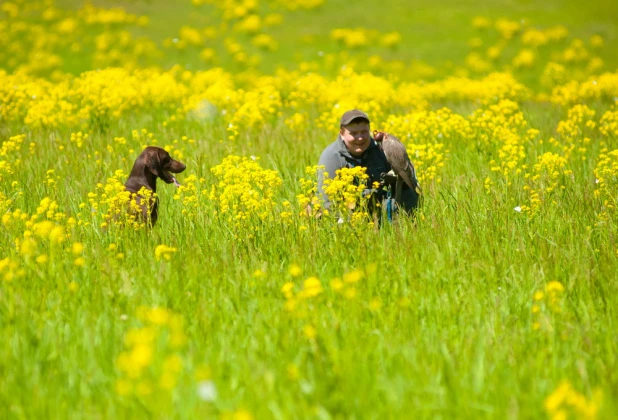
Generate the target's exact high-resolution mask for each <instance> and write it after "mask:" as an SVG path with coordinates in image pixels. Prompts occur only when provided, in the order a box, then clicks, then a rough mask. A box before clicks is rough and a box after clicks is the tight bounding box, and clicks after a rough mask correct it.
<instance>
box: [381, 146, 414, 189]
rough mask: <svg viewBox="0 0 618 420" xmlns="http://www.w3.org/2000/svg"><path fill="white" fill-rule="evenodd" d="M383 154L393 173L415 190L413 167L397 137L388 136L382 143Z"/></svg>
mask: <svg viewBox="0 0 618 420" xmlns="http://www.w3.org/2000/svg"><path fill="white" fill-rule="evenodd" d="M383 146H384V154H385V155H386V159H388V163H390V164H391V167H392V168H393V171H395V173H396V174H397V175H399V176H400V177H401V178H402V179H403V181H404V182H405V183H406V184H407V185H408V187H410V188H415V186H416V182H415V180H416V177H415V176H414V167H413V166H412V162H411V161H410V158H409V157H408V152H407V151H406V147H405V146H404V145H403V143H401V141H399V139H398V138H397V137H394V136H390V135H389V136H388V138H387V139H385V140H384V142H383Z"/></svg>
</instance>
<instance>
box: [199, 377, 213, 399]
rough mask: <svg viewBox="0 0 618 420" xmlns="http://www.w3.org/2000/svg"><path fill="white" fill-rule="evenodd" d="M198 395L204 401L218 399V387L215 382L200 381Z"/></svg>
mask: <svg viewBox="0 0 618 420" xmlns="http://www.w3.org/2000/svg"><path fill="white" fill-rule="evenodd" d="M197 395H198V396H199V397H200V399H201V400H202V401H214V400H215V399H217V387H216V386H215V383H214V382H213V381H200V382H199V383H198V384H197Z"/></svg>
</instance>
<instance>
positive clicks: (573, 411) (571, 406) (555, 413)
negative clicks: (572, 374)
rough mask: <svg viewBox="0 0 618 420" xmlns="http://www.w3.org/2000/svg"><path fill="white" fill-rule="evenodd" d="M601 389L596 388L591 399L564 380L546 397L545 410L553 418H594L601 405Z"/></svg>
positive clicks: (592, 419)
mask: <svg viewBox="0 0 618 420" xmlns="http://www.w3.org/2000/svg"><path fill="white" fill-rule="evenodd" d="M601 397H602V394H601V391H600V390H595V391H594V392H593V393H592V397H591V398H590V399H588V398H586V396H585V395H583V394H580V393H579V392H577V391H576V390H575V388H573V385H571V383H570V382H569V381H566V380H564V381H562V382H561V383H560V385H558V388H556V389H555V390H554V392H552V393H551V394H550V395H548V396H547V398H545V402H544V404H543V405H544V408H545V412H546V413H547V415H548V416H549V418H550V419H551V420H563V419H567V418H578V419H585V420H594V419H596V418H597V415H598V412H599V406H600V405H601Z"/></svg>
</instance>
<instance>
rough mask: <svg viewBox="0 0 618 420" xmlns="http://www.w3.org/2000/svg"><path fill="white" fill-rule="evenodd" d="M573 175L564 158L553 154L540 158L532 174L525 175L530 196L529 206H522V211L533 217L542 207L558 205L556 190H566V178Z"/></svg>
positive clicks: (549, 153)
mask: <svg viewBox="0 0 618 420" xmlns="http://www.w3.org/2000/svg"><path fill="white" fill-rule="evenodd" d="M572 173H573V171H571V170H570V169H567V160H566V159H565V158H564V157H563V156H560V155H558V154H555V153H552V152H547V153H544V154H543V155H541V156H539V157H538V158H537V163H535V164H534V167H533V168H532V172H531V173H526V175H525V178H526V179H527V181H528V184H527V185H525V186H524V191H526V192H527V194H528V200H529V204H528V205H523V206H521V211H522V212H524V213H527V214H529V215H530V216H533V215H535V214H536V213H537V212H538V211H539V210H540V209H541V207H542V206H549V205H551V204H556V198H555V192H556V190H559V189H560V190H562V189H564V188H565V186H564V178H565V177H567V176H569V175H572Z"/></svg>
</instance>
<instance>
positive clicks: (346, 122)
mask: <svg viewBox="0 0 618 420" xmlns="http://www.w3.org/2000/svg"><path fill="white" fill-rule="evenodd" d="M369 124H370V121H369V117H368V116H367V114H366V113H364V112H363V111H360V110H358V109H353V110H350V111H347V112H346V113H344V114H343V116H342V117H341V121H340V124H339V136H338V138H337V140H335V141H334V142H333V143H331V144H330V145H329V146H328V147H327V148H326V149H324V151H323V152H322V155H321V156H320V161H319V163H318V165H320V166H324V169H323V170H322V171H321V172H320V173H319V176H318V190H319V192H320V195H321V196H322V199H323V200H324V208H325V209H329V208H330V206H331V202H330V200H329V199H328V197H327V196H326V194H325V193H324V172H326V173H328V177H329V178H331V179H332V178H334V177H335V173H336V171H337V170H338V169H341V168H353V167H355V166H364V167H365V168H367V175H369V179H368V180H367V190H366V193H367V194H374V198H375V199H376V200H378V201H382V200H383V199H384V198H386V193H385V191H384V190H383V189H378V190H372V185H373V184H374V182H379V183H381V184H382V185H384V184H385V183H386V184H390V183H392V185H393V186H394V179H395V178H394V177H388V178H389V179H383V174H386V173H388V172H389V171H390V170H391V167H390V165H389V164H388V161H387V160H386V156H385V155H384V152H383V151H382V150H381V149H380V148H379V147H378V145H377V144H376V142H375V141H374V140H373V139H372V138H371V135H370V129H369ZM418 200H419V195H418V193H417V192H416V191H415V190H414V189H412V188H409V187H407V186H404V188H403V192H402V200H401V201H402V203H398V204H399V205H400V206H401V207H402V208H403V209H404V210H406V211H408V212H409V211H411V210H414V209H415V208H416V207H417V206H418Z"/></svg>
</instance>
